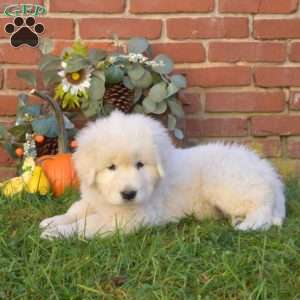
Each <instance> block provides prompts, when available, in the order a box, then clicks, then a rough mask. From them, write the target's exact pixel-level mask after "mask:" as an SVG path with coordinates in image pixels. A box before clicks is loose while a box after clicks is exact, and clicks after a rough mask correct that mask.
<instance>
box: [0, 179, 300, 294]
mask: <svg viewBox="0 0 300 300" xmlns="http://www.w3.org/2000/svg"><path fill="white" fill-rule="evenodd" d="M286 187H287V188H286V196H287V200H288V201H287V205H288V212H289V214H288V218H287V220H286V222H285V223H284V224H283V226H282V228H277V227H273V228H271V229H270V230H269V231H266V232H260V231H258V232H239V231H236V230H233V229H232V227H231V225H230V221H229V220H225V219H223V220H202V221H199V220H197V219H196V218H194V217H191V216H187V217H186V218H184V220H182V221H181V222H179V223H172V224H167V225H164V226H156V227H152V228H149V227H146V228H141V229H139V230H137V231H136V232H134V233H132V234H127V235H125V234H123V233H122V232H116V233H114V234H112V235H110V236H108V237H97V238H94V239H91V240H86V239H82V238H76V237H75V238H72V239H68V240H53V241H48V240H43V239H41V238H40V233H41V232H40V229H39V223H40V222H41V220H42V219H44V218H47V217H49V216H54V215H57V214H63V213H65V212H66V210H67V209H68V208H69V207H70V205H71V204H72V203H73V202H74V201H76V200H78V198H79V195H78V194H77V193H71V192H69V193H66V194H65V195H64V196H63V197H61V198H59V199H57V200H54V199H52V198H51V197H50V196H44V197H38V196H36V195H28V194H25V193H24V194H23V195H22V197H15V198H13V199H10V200H8V199H5V198H3V197H0V216H1V247H0V261H1V263H0V278H1V281H0V298H1V299H22V300H32V299H74V300H77V299H87V300H92V299H114V300H136V299H141V300H152V299H162V300H163V299H164V300H173V299H174V300H175V299H178V300H181V299H182V300H200V299H203V300H210V299H212V300H215V299H218V300H223V299H224V300H225V299H237V300H238V299H239V300H242V299H249V300H250V299H251V300H252V299H253V300H254V299H257V300H270V299H272V300H281V299H287V300H288V299H299V296H300V292H299V270H300V256H299V249H300V242H299V236H300V184H299V181H288V182H286Z"/></svg>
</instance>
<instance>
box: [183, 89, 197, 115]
mask: <svg viewBox="0 0 300 300" xmlns="http://www.w3.org/2000/svg"><path fill="white" fill-rule="evenodd" d="M179 100H180V101H181V103H182V105H183V109H184V111H185V112H186V113H195V112H197V111H199V110H200V109H201V101H200V95H199V94H198V93H193V92H187V91H181V92H179Z"/></svg>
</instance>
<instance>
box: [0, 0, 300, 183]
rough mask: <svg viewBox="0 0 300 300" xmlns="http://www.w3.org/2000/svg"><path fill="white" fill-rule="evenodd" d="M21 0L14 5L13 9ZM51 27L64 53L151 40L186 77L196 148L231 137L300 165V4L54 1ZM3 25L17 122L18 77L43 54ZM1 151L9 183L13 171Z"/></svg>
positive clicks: (294, 0)
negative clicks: (16, 41)
mask: <svg viewBox="0 0 300 300" xmlns="http://www.w3.org/2000/svg"><path fill="white" fill-rule="evenodd" d="M15 2H16V1H10V0H4V1H2V0H1V1H0V3H1V5H2V4H4V3H15ZM32 2H35V3H37V2H38V3H44V4H45V5H46V6H47V7H48V10H49V13H48V14H47V16H46V17H43V18H41V21H42V22H43V23H44V24H45V26H46V32H45V36H48V37H51V38H52V39H53V40H54V41H55V52H56V53H59V51H60V50H61V49H62V48H63V47H65V46H68V45H70V44H71V43H72V40H74V39H77V38H81V39H82V40H84V41H86V42H87V43H88V44H89V45H90V46H93V47H99V48H101V47H102V48H106V49H109V47H110V42H111V40H110V38H111V37H112V34H113V33H115V34H117V35H118V36H119V38H120V39H127V38H129V37H132V36H144V37H147V38H148V39H150V40H151V41H152V42H153V46H154V52H156V53H158V52H164V53H167V54H169V55H170V56H171V57H172V58H173V59H174V61H175V62H176V68H177V69H178V70H180V71H181V72H183V73H185V74H186V76H187V78H188V82H189V89H188V90H187V92H186V94H185V96H184V97H183V102H184V105H185V110H186V112H187V113H188V115H187V119H186V133H187V136H188V138H189V141H190V142H191V143H197V142H199V141H206V140H208V139H209V140H214V139H219V138H222V139H225V140H237V141H239V142H243V143H250V144H255V145H259V147H260V148H261V149H262V151H263V152H264V154H265V155H266V156H268V157H272V158H286V159H289V160H296V159H299V158H300V112H299V110H300V64H299V63H300V12H299V8H298V0H127V1H126V0H108V1H106V0H73V1H63V0H48V1H42V0H39V1H30V0H27V1H24V2H23V3H32ZM7 21H8V20H7V18H5V17H3V16H1V18H0V64H1V67H0V121H1V122H4V123H8V124H9V123H11V122H12V120H13V115H14V113H15V109H16V95H17V94H18V92H19V91H20V90H26V89H27V88H28V87H27V85H26V84H25V83H24V82H22V81H21V80H20V79H18V78H17V77H16V71H17V70H20V69H34V68H35V64H36V62H37V61H38V58H39V53H38V51H37V50H36V49H30V48H27V47H21V48H20V49H13V48H12V47H11V46H10V45H9V39H8V36H7V34H6V33H5V32H4V30H3V26H4V24H5V23H7ZM11 164H12V161H11V160H10V159H9V158H8V157H7V156H6V154H5V153H4V151H2V150H0V166H1V167H0V177H3V176H5V175H8V176H10V175H11V174H12V172H13V171H12V169H10V168H9V167H10V166H11Z"/></svg>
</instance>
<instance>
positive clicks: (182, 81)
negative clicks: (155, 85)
mask: <svg viewBox="0 0 300 300" xmlns="http://www.w3.org/2000/svg"><path fill="white" fill-rule="evenodd" d="M171 82H172V83H173V84H174V85H175V86H177V88H178V89H185V88H186V87H187V82H186V78H185V77H184V76H182V75H180V74H176V75H172V76H171Z"/></svg>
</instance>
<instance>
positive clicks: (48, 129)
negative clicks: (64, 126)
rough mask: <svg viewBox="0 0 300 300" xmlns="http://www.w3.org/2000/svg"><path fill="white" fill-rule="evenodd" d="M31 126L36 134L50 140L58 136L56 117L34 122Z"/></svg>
mask: <svg viewBox="0 0 300 300" xmlns="http://www.w3.org/2000/svg"><path fill="white" fill-rule="evenodd" d="M31 124H32V128H33V131H34V133H36V134H41V135H45V136H47V137H49V138H53V137H57V136H58V126H57V121H56V119H55V117H54V116H50V117H48V118H43V119H36V120H33V121H32V123H31Z"/></svg>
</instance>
